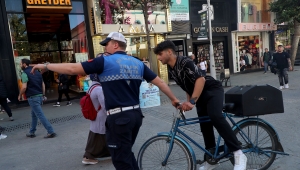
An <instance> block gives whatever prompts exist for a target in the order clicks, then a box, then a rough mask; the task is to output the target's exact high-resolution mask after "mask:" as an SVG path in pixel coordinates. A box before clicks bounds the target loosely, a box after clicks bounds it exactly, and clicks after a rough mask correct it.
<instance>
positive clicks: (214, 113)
mask: <svg viewBox="0 0 300 170" xmlns="http://www.w3.org/2000/svg"><path fill="white" fill-rule="evenodd" d="M223 99H224V90H223V87H222V85H220V87H213V88H212V89H211V90H203V92H202V94H201V96H200V99H199V100H198V101H197V104H196V107H197V114H198V116H199V117H202V116H209V117H210V119H211V122H205V123H201V124H200V127H201V132H202V134H203V138H204V143H205V147H206V149H211V148H214V147H215V146H216V141H215V135H214V129H213V126H214V127H215V128H216V129H217V131H218V133H219V134H220V136H221V137H222V138H223V139H224V141H225V143H226V145H227V146H228V148H229V150H230V151H231V152H233V151H237V150H239V149H241V146H240V145H239V142H238V140H237V137H236V135H235V134H234V133H233V131H232V129H231V127H230V125H229V123H228V122H227V120H226V118H225V117H224V116H223V114H222V109H223Z"/></svg>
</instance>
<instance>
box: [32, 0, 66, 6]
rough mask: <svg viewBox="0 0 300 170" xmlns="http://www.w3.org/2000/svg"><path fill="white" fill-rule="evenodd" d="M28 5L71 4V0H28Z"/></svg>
mask: <svg viewBox="0 0 300 170" xmlns="http://www.w3.org/2000/svg"><path fill="white" fill-rule="evenodd" d="M27 5H43V6H44V5H45V6H48V5H49V6H52V5H57V6H71V5H72V4H71V0H27Z"/></svg>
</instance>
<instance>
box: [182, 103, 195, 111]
mask: <svg viewBox="0 0 300 170" xmlns="http://www.w3.org/2000/svg"><path fill="white" fill-rule="evenodd" d="M194 106H195V105H192V104H191V103H190V102H184V103H182V104H181V109H182V110H183V111H190V110H192V109H193V107H194Z"/></svg>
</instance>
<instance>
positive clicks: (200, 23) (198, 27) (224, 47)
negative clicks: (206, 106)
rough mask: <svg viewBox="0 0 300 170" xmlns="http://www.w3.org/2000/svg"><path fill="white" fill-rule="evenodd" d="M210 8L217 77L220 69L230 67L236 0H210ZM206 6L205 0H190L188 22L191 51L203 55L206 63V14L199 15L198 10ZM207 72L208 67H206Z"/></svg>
mask: <svg viewBox="0 0 300 170" xmlns="http://www.w3.org/2000/svg"><path fill="white" fill-rule="evenodd" d="M210 3H211V8H212V13H213V15H212V21H211V23H212V41H213V51H214V54H213V55H214V59H215V66H216V73H217V78H218V77H219V76H218V75H219V73H220V71H221V70H222V69H226V68H232V62H233V61H232V37H231V32H232V31H234V30H236V29H237V24H236V23H237V21H238V18H237V16H236V8H237V2H236V0H228V1H222V0H211V2H210ZM206 8H207V1H206V0H191V4H190V22H191V35H192V36H191V37H192V48H193V53H194V54H195V56H196V57H197V58H200V57H203V58H204V59H205V60H206V61H207V64H208V67H209V63H210V59H209V56H210V54H209V37H208V35H207V31H208V25H207V21H206V20H207V16H205V17H204V18H203V17H201V16H200V15H201V14H199V13H198V12H199V11H201V10H203V9H206ZM207 70H208V72H209V68H208V69H207Z"/></svg>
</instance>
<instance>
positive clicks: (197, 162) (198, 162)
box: [196, 160, 205, 165]
mask: <svg viewBox="0 0 300 170" xmlns="http://www.w3.org/2000/svg"><path fill="white" fill-rule="evenodd" d="M204 162H205V161H204V160H203V161H202V160H196V164H198V165H201V164H203V163H204Z"/></svg>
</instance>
